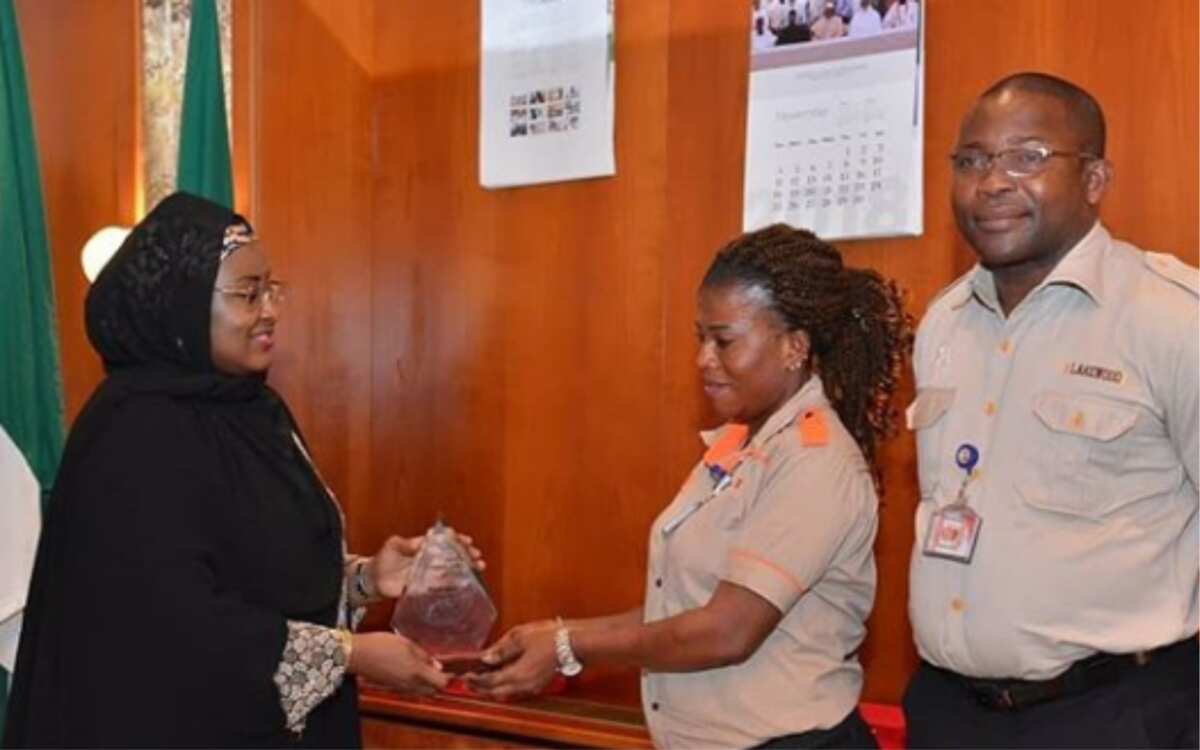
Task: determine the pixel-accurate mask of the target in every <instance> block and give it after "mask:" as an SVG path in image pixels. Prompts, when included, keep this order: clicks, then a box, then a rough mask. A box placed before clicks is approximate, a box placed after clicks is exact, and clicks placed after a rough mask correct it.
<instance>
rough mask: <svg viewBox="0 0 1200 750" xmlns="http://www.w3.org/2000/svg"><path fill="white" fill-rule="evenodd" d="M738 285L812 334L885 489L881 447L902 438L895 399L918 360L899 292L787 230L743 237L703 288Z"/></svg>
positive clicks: (830, 388) (817, 361) (835, 397)
mask: <svg viewBox="0 0 1200 750" xmlns="http://www.w3.org/2000/svg"><path fill="white" fill-rule="evenodd" d="M730 285H739V286H743V287H747V288H753V287H757V288H761V289H763V290H765V291H766V292H767V293H768V299H769V302H768V303H767V304H768V305H769V307H770V309H772V310H774V311H775V312H776V313H777V314H778V315H779V316H780V318H782V320H783V321H784V323H785V324H786V325H787V327H788V329H789V330H793V331H794V330H803V331H805V332H806V333H808V337H809V341H810V342H811V347H810V362H809V363H808V364H809V365H810V366H811V368H812V370H813V372H815V373H817V374H819V375H820V376H821V380H822V382H823V383H824V386H825V392H826V395H827V396H828V398H829V401H830V403H831V404H832V405H833V408H834V410H835V411H836V412H837V415H838V417H839V418H840V419H841V421H842V424H843V425H845V426H846V429H847V430H849V432H850V434H851V435H852V436H853V437H854V440H855V441H856V442H857V443H858V447H859V449H860V450H862V454H863V457H864V458H865V459H866V461H867V464H868V465H869V466H870V467H871V471H872V473H873V474H874V476H875V480H876V483H877V484H878V482H879V479H880V471H879V466H878V464H877V463H876V447H877V446H878V444H879V443H880V442H881V441H882V440H883V439H885V438H887V437H890V436H891V435H892V434H894V432H895V425H896V416H897V415H896V410H895V408H893V407H892V404H891V401H892V395H893V394H894V393H895V391H896V387H897V385H898V384H899V381H900V374H901V368H902V367H903V366H904V362H905V360H906V358H907V357H908V356H909V355H910V354H911V352H912V342H913V320H912V316H911V315H909V314H908V313H907V312H905V310H904V306H903V295H902V293H901V291H900V289H899V287H897V286H896V284H895V282H893V281H890V280H888V279H884V278H883V277H882V276H880V275H879V274H878V273H876V272H875V271H872V270H869V269H858V268H847V267H845V266H844V265H843V264H842V256H841V253H839V252H838V251H837V248H835V247H834V246H833V245H830V244H829V243H827V242H824V241H822V240H821V239H820V238H818V237H817V236H816V235H815V234H813V233H812V232H810V231H808V230H807V229H793V228H792V227H790V226H787V225H786V224H773V225H771V226H769V227H766V228H765V229H760V230H758V231H755V232H749V233H747V234H743V235H742V236H740V237H738V238H736V239H734V240H733V241H732V242H730V243H729V244H727V245H726V246H725V247H723V248H722V249H721V250H720V251H719V252H718V253H717V257H716V258H715V259H714V260H713V262H712V265H711V266H709V269H708V272H707V273H706V274H705V275H704V280H703V281H702V282H701V288H709V289H715V288H721V287H725V286H730Z"/></svg>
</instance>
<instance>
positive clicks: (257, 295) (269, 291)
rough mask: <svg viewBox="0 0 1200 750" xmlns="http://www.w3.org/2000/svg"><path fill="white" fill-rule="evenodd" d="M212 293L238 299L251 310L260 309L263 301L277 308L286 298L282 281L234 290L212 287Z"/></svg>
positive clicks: (285, 289) (231, 288)
mask: <svg viewBox="0 0 1200 750" xmlns="http://www.w3.org/2000/svg"><path fill="white" fill-rule="evenodd" d="M213 291H214V292H218V293H220V294H224V295H227V296H229V297H240V298H241V299H242V300H243V301H244V302H245V303H246V306H247V307H249V308H250V309H252V310H260V309H262V306H263V302H264V301H270V302H271V304H272V305H275V306H279V305H281V304H283V301H284V299H286V298H287V285H286V284H284V283H283V282H282V281H268V282H266V283H265V284H255V285H254V286H245V287H236V288H235V287H224V286H214V287H213Z"/></svg>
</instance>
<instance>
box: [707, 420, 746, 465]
mask: <svg viewBox="0 0 1200 750" xmlns="http://www.w3.org/2000/svg"><path fill="white" fill-rule="evenodd" d="M749 431H750V428H748V427H746V425H744V424H732V423H731V424H728V425H725V429H724V430H722V431H721V437H719V438H717V442H715V443H713V444H712V445H710V446H709V447H708V450H707V451H705V452H704V463H705V464H707V465H709V466H714V465H716V464H718V463H720V462H721V461H722V460H723V459H725V458H727V457H729V456H731V455H733V454H734V453H736V452H737V451H738V449H739V448H741V447H742V443H743V442H745V440H746V433H748V432H749Z"/></svg>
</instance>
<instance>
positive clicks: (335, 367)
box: [18, 0, 1200, 704]
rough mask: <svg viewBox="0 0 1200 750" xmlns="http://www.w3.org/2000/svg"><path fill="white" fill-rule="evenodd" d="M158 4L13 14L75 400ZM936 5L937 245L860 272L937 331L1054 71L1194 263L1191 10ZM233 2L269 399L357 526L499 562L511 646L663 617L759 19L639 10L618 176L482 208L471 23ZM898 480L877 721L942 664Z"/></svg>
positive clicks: (603, 689)
mask: <svg viewBox="0 0 1200 750" xmlns="http://www.w3.org/2000/svg"><path fill="white" fill-rule="evenodd" d="M133 5H134V0H122V1H121V2H116V1H115V0H114V2H111V3H83V2H71V1H70V0H36V1H35V0H19V2H18V9H19V11H20V17H21V20H22V31H23V32H24V33H25V37H26V52H27V57H28V59H29V67H30V79H31V90H32V91H33V96H34V109H35V116H36V118H37V125H38V136H39V140H40V143H41V149H42V158H43V175H44V179H45V183H46V192H47V205H48V211H49V213H50V218H51V237H52V239H53V241H54V244H55V267H56V277H55V278H56V282H57V283H58V293H59V312H60V316H61V318H62V333H61V340H62V343H63V351H64V362H65V363H66V367H67V373H66V377H67V381H68V393H69V400H70V402H71V403H72V405H73V406H77V405H78V403H79V402H80V400H81V399H82V396H83V395H85V394H86V392H87V391H88V390H89V389H90V387H91V385H92V384H93V383H94V382H95V379H96V376H97V374H98V369H97V367H96V366H95V363H94V356H93V355H92V354H91V352H90V350H89V349H88V348H87V345H86V342H85V341H84V339H83V336H82V327H81V323H80V322H79V318H80V312H81V305H82V297H83V291H84V289H83V283H82V276H81V275H79V272H78V247H79V245H80V244H81V243H82V241H83V239H84V238H86V236H87V235H88V234H90V232H91V231H93V230H94V229H95V228H96V227H98V226H100V225H102V224H104V223H110V222H114V221H128V220H129V219H130V218H132V217H129V216H127V214H125V213H122V212H123V211H127V210H132V209H131V208H128V207H131V206H132V204H133V198H132V196H133V195H134V187H133V185H132V183H133V180H134V176H133V175H132V174H131V168H130V166H128V165H129V164H130V163H132V162H131V158H132V156H131V154H132V153H133V150H132V146H131V142H130V139H131V135H130V133H131V132H132V131H131V130H130V128H132V127H133V124H134V123H135V122H136V118H135V117H134V116H133V115H131V114H130V112H129V110H130V108H131V106H132V105H131V102H133V101H134V98H135V97H134V86H135V82H136V76H135V70H134V68H133V67H132V63H131V62H130V58H129V51H130V50H132V49H134V47H135V45H136V39H135V35H134V33H133V31H134V28H135V21H134V16H135V14H134V12H133V11H132V10H131V9H132V8H133ZM927 6H928V7H927V12H926V19H927V23H928V43H927V51H926V55H925V60H926V63H927V70H926V90H927V96H926V146H927V148H926V156H925V170H926V186H925V226H926V231H925V234H924V235H923V236H922V237H919V238H913V239H892V240H876V241H867V242H846V243H841V247H842V250H843V252H844V254H845V255H846V257H847V260H848V261H849V262H850V263H853V264H857V265H870V266H874V267H876V268H878V269H879V270H881V271H882V272H884V273H885V274H888V275H890V276H893V277H895V278H897V279H898V280H899V281H900V282H901V283H902V284H903V285H904V286H905V287H906V288H907V289H908V290H909V291H910V294H911V301H912V309H913V311H914V313H920V312H921V311H922V310H923V309H924V308H925V306H926V305H927V304H928V302H929V300H930V299H931V298H932V296H933V295H934V294H935V293H936V291H937V290H938V289H940V288H941V287H943V286H945V285H946V284H947V283H949V282H950V281H951V280H953V278H954V277H955V276H957V275H958V274H959V273H961V272H962V271H963V270H965V269H966V268H967V267H969V265H970V263H971V255H970V251H969V248H967V247H966V246H965V244H964V243H963V242H962V241H961V240H960V239H959V238H958V236H957V233H956V231H955V229H954V223H953V219H952V217H951V215H950V211H949V208H948V199H947V195H948V191H949V173H948V170H947V165H946V159H945V155H946V154H947V153H948V152H949V150H950V148H951V147H952V144H953V142H954V139H955V135H956V132H957V128H958V124H959V119H960V117H961V116H962V114H963V112H964V111H965V109H966V108H967V106H969V104H970V103H971V101H972V100H973V99H974V97H975V96H977V94H978V93H979V92H980V91H981V90H982V89H983V88H984V87H986V86H987V85H988V84H989V83H991V82H992V81H994V80H995V79H997V78H999V77H1001V76H1003V75H1006V74H1008V73H1011V72H1015V71H1018V70H1026V69H1037V70H1045V71H1048V72H1051V73H1055V74H1059V75H1063V76H1065V77H1067V78H1070V79H1072V80H1074V81H1076V82H1078V83H1079V84H1081V85H1083V86H1084V87H1086V88H1088V89H1089V90H1091V91H1092V92H1093V93H1095V94H1096V96H1097V97H1098V98H1099V100H1100V101H1101V103H1102V104H1103V106H1104V108H1105V111H1106V113H1107V115H1108V120H1109V126H1110V127H1109V133H1110V138H1109V156H1110V158H1111V159H1112V161H1113V162H1114V163H1115V166H1116V174H1117V181H1116V184H1115V186H1114V188H1113V190H1112V192H1111V193H1110V194H1109V196H1108V199H1107V201H1106V204H1105V207H1104V211H1103V215H1104V217H1105V220H1106V221H1107V222H1108V224H1109V225H1110V227H1111V228H1112V229H1113V230H1114V232H1115V233H1116V234H1118V235H1119V236H1122V237H1125V238H1128V239H1130V240H1132V241H1134V242H1137V243H1139V244H1143V245H1145V246H1147V247H1153V248H1157V249H1164V250H1169V251H1171V252H1175V253H1176V254H1178V255H1179V256H1180V257H1182V258H1183V259H1184V260H1186V261H1188V262H1190V263H1193V264H1195V263H1196V262H1197V249H1198V245H1200V236H1198V234H1200V228H1198V205H1200V186H1198V184H1197V182H1198V170H1197V159H1198V158H1200V154H1198V148H1197V133H1198V131H1200V125H1198V122H1197V25H1198V19H1197V7H1196V4H1195V3H1194V2H1192V0H1160V1H1159V2H1154V3H1145V4H1142V5H1139V6H1137V7H1136V14H1137V15H1136V17H1134V16H1132V15H1131V14H1132V13H1134V11H1133V10H1131V8H1132V6H1129V4H1128V3H1122V2H1118V0H1103V2H1101V3H1099V4H1098V5H1097V6H1096V7H1095V8H1091V7H1089V11H1088V12H1080V9H1079V8H1078V7H1077V6H1076V4H1074V3H1056V2H1046V1H1045V0H1011V1H1010V2H1005V3H993V2H985V1H984V0H929V2H928V3H927ZM236 7H237V8H238V9H239V10H238V14H239V19H240V20H238V22H237V23H238V24H239V26H238V28H245V24H246V23H247V22H248V21H247V19H249V21H250V22H251V23H250V28H252V29H253V31H252V32H251V36H252V48H251V49H246V48H244V47H243V48H241V49H242V51H241V53H240V54H241V55H242V56H243V57H240V58H239V59H244V58H248V59H250V60H251V64H249V65H238V66H237V68H236V69H235V77H236V83H235V86H237V87H239V88H238V90H236V91H235V101H238V102H248V104H246V105H245V106H246V107H247V108H248V109H249V111H250V114H249V115H247V114H245V113H243V114H238V113H236V112H235V123H236V122H238V119H237V118H239V117H248V118H249V119H248V120H245V121H242V125H240V126H237V125H235V131H236V132H241V133H248V135H247V137H246V138H238V136H237V135H236V134H235V140H236V141H237V142H239V143H246V144H253V145H251V146H249V148H251V149H252V153H251V154H249V155H247V154H238V155H235V159H236V160H238V161H239V164H242V166H240V167H239V175H241V176H240V177H239V183H238V184H239V190H241V187H240V186H241V185H243V184H246V185H248V186H249V194H250V195H249V197H248V198H244V199H243V198H239V204H240V205H248V206H249V210H250V213H251V218H252V219H253V220H254V221H255V222H256V224H257V225H258V227H259V228H260V230H261V232H262V234H263V236H264V238H265V240H266V242H267V246H268V249H269V250H270V251H271V253H272V254H273V256H274V261H275V265H276V267H277V269H278V270H279V273H280V274H281V275H282V276H284V277H286V278H288V279H289V280H290V281H291V282H292V283H293V288H294V290H295V294H294V295H293V304H291V305H290V308H289V310H288V311H287V317H286V318H285V320H284V322H283V325H282V326H281V342H280V344H281V346H280V349H279V351H280V361H279V365H278V367H277V368H276V369H275V371H274V372H273V373H272V378H273V380H274V382H276V383H277V384H278V385H279V387H280V388H281V390H283V392H284V393H285V395H286V396H287V397H288V400H289V402H290V403H291V404H292V406H293V408H294V409H295V410H296V412H297V414H298V416H299V419H300V421H301V424H302V425H303V427H304V428H305V430H306V433H307V434H308V436H309V438H310V440H311V441H312V443H313V445H314V449H315V452H316V455H317V458H318V460H319V461H320V463H321V465H322V467H323V468H324V470H325V474H326V476H327V478H328V479H329V481H330V483H331V484H332V485H333V487H334V489H335V490H337V491H338V493H339V495H340V496H341V498H342V500H343V502H344V504H345V505H346V506H347V512H348V515H349V521H350V538H351V544H352V546H353V547H354V548H355V549H356V550H360V551H369V550H371V549H373V548H374V547H375V546H376V545H377V544H378V543H379V542H380V541H382V539H383V538H384V537H385V536H386V535H387V534H388V533H390V532H392V531H397V530H398V531H403V532H406V533H415V532H417V531H419V530H420V529H422V528H424V527H425V526H426V525H427V524H429V523H430V522H432V521H433V520H434V518H435V517H436V516H437V515H438V514H439V513H440V514H442V515H443V516H444V517H445V518H446V519H447V520H448V521H450V522H452V523H454V524H455V525H457V526H459V527H460V528H462V529H464V530H467V531H470V532H472V533H474V534H475V535H476V537H477V539H478V541H479V543H480V545H481V546H482V547H483V548H484V549H485V551H486V552H487V555H488V558H489V560H490V562H491V564H492V569H491V570H490V571H489V573H488V582H489V585H490V586H491V587H492V591H493V594H494V596H495V597H496V599H497V602H498V604H499V608H500V611H501V615H502V625H503V626H508V625H512V624H516V623H517V622H520V621H523V620H527V619H530V618H539V617H546V616H552V615H554V614H556V613H560V612H561V613H564V614H571V615H588V614H598V613H601V612H606V611H613V610H618V609H623V608H626V607H629V606H632V605H634V604H636V603H637V602H638V601H639V600H640V597H641V593H642V586H643V575H644V564H645V554H646V552H645V547H646V531H647V529H648V526H649V523H650V521H651V519H652V518H653V517H654V516H655V515H656V513H657V512H658V511H659V509H661V507H662V506H663V505H664V504H665V503H666V502H667V501H669V499H670V497H671V495H672V493H673V492H674V490H675V488H676V486H677V484H678V483H679V481H680V480H681V478H682V477H683V475H684V473H685V472H686V470H687V468H688V467H689V466H690V465H691V463H692V462H693V461H695V460H696V457H697V455H698V452H699V444H698V442H697V439H696V436H695V432H696V430H697V429H698V428H700V427H701V426H704V425H707V424H709V423H710V420H711V415H709V414H708V412H707V411H706V406H705V404H704V402H703V398H702V397H701V395H700V392H699V388H698V383H697V377H696V375H695V372H694V367H693V344H692V336H691V321H692V317H693V315H694V312H693V304H694V299H693V297H694V291H695V286H696V284H697V281H698V279H699V277H700V274H701V273H702V271H703V269H704V268H705V266H706V265H707V263H708V261H709V259H710V258H711V255H712V253H713V252H714V251H715V249H716V248H717V247H719V246H720V245H721V244H722V243H723V242H724V241H726V240H727V239H729V238H730V237H731V236H733V235H734V234H736V233H737V231H738V228H739V224H740V205H741V185H742V167H743V157H742V150H743V144H744V138H745V111H746V108H745V97H746V90H747V83H746V74H747V59H746V28H747V18H746V17H747V15H748V14H747V13H746V12H745V7H744V4H743V3H740V2H720V3H717V2H712V1H711V0H670V1H668V0H660V1H657V2H641V0H621V1H619V2H618V3H617V43H618V47H617V145H616V148H617V169H618V174H617V176H616V177H614V178H609V179H598V180H589V181H582V182H572V183H565V184H559V185H544V186H538V187H527V188H516V189H510V190H502V191H485V190H483V189H481V188H480V187H479V185H478V163H477V149H478V136H477V133H478V82H479V79H478V57H479V51H478V47H479V5H478V3H477V2H445V3H415V2H413V3H410V2H391V1H389V0H359V2H358V3H352V2H346V3H344V4H338V5H337V8H344V9H345V10H344V12H343V13H342V14H338V13H336V12H334V6H332V5H329V4H325V3H324V0H310V2H307V3H296V2H292V1H290V0H253V2H249V1H248V0H237V4H236ZM247 14H250V15H249V16H248V15H247ZM64 39H65V40H66V41H64ZM238 44H239V45H240V44H243V42H242V41H239V42H238ZM63 49H70V50H72V54H71V55H64V54H63V53H62V52H61V50H63ZM80 50H83V51H85V52H86V54H80V52H79V51H80ZM96 59H103V60H104V61H105V63H106V64H105V65H104V66H99V65H95V63H94V60H96ZM113 61H115V62H113ZM114 65H115V66H116V67H115V69H114V67H113V66H114ZM79 123H87V125H86V127H82V126H80V125H79ZM243 200H245V201H247V203H244V204H243V203H242V201H243ZM907 396H908V391H906V393H905V394H904V397H905V398H906V397H907ZM883 456H884V462H885V472H886V479H887V494H886V496H885V498H884V504H883V508H882V514H881V525H880V535H879V542H878V544H877V553H878V562H879V596H878V601H877V606H876V610H875V614H874V616H873V617H872V620H871V622H870V633H871V634H870V637H869V639H868V642H867V644H866V646H865V648H864V660H865V661H866V663H867V666H868V670H867V675H868V679H867V688H866V699H868V700H874V701H882V702H894V701H896V700H898V698H899V696H900V693H901V691H902V689H903V685H904V682H905V680H906V678H907V675H908V672H909V670H910V669H911V667H912V665H913V664H914V661H915V656H914V654H913V650H912V646H911V637H910V634H909V630H908V624H907V617H906V600H907V562H908V555H909V550H910V547H911V543H912V509H913V504H914V501H915V495H916V488H915V471H914V468H915V467H914V462H915V457H914V451H913V446H912V439H911V436H909V435H907V434H903V435H901V436H900V437H898V438H897V439H896V440H894V441H893V442H892V443H890V444H888V446H887V447H886V448H885V450H884V452H883ZM379 614H380V617H383V618H386V614H387V613H386V612H385V611H381V612H380V613H379ZM585 675H586V677H585V679H584V680H583V685H582V686H577V687H576V688H573V690H574V691H575V692H576V694H580V693H582V694H587V695H589V696H594V697H599V698H603V699H605V700H613V701H618V702H622V703H626V704H634V703H635V702H636V698H637V684H636V679H635V676H634V674H633V673H632V672H628V671H626V672H612V671H603V670H592V669H589V670H588V671H587V672H586V673H585Z"/></svg>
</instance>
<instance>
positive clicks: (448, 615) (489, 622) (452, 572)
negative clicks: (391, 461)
mask: <svg viewBox="0 0 1200 750" xmlns="http://www.w3.org/2000/svg"><path fill="white" fill-rule="evenodd" d="M495 623H496V607H495V605H493V604H492V598H491V597H490V596H488V593H487V590H486V589H484V587H483V582H482V581H481V580H480V579H479V576H478V575H477V574H476V573H475V570H474V569H473V568H472V567H471V557H470V555H469V554H468V553H467V551H466V550H465V549H463V547H462V545H461V544H459V543H458V540H457V539H455V537H454V532H453V531H451V529H450V528H449V527H448V526H446V525H444V524H443V523H442V522H441V520H439V521H438V522H437V523H436V524H434V525H433V526H432V527H430V529H429V531H427V532H425V542H424V544H422V545H421V549H420V551H419V552H417V559H416V560H415V561H414V562H413V567H412V572H411V573H410V574H409V579H408V586H407V587H406V588H405V589H404V593H403V594H402V595H401V596H400V598H399V600H397V601H396V609H395V611H394V612H393V613H392V629H393V630H395V631H396V632H397V633H399V634H400V635H402V636H404V637H406V638H408V639H409V640H411V641H414V642H415V643H417V644H418V645H420V646H421V648H423V649H425V650H426V651H428V652H429V653H430V654H431V655H433V656H455V657H468V656H470V655H473V654H475V653H476V652H478V651H479V649H480V648H482V647H483V643H484V640H485V639H486V638H487V636H488V633H489V632H490V631H491V629H492V626H493V625H494V624H495Z"/></svg>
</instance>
